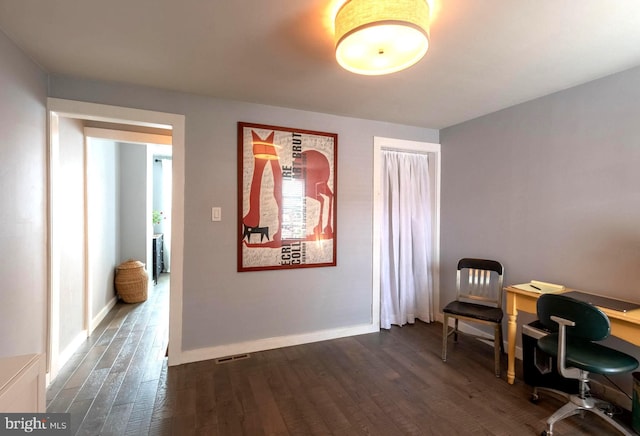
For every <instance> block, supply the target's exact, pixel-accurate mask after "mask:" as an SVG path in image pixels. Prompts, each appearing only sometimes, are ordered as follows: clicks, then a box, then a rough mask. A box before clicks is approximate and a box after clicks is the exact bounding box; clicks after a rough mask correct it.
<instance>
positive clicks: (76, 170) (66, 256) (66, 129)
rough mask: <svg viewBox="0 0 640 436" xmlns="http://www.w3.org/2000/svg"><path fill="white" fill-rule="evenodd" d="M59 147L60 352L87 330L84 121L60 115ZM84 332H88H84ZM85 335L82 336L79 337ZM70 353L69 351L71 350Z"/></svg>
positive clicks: (56, 196) (55, 210) (57, 198)
mask: <svg viewBox="0 0 640 436" xmlns="http://www.w3.org/2000/svg"><path fill="white" fill-rule="evenodd" d="M59 132H60V137H59V151H58V159H57V162H55V165H57V167H58V169H57V174H58V177H57V180H56V184H55V192H53V193H52V194H53V195H54V196H55V201H54V202H52V204H53V205H54V209H53V213H54V214H55V215H56V218H55V222H56V223H57V229H56V234H57V241H58V244H56V247H57V249H58V250H59V253H58V255H59V259H60V263H59V275H57V277H58V283H57V286H58V289H59V291H60V293H59V298H58V303H59V304H58V307H56V308H53V310H57V311H58V313H59V320H60V326H59V340H58V347H59V350H58V352H59V353H62V354H64V350H66V349H68V347H70V346H71V347H72V349H73V348H74V346H73V344H74V343H76V342H77V341H78V340H80V339H82V337H84V338H86V330H85V319H84V318H85V310H84V308H85V228H84V221H85V218H84V213H85V201H84V196H85V193H84V172H85V170H84V134H83V126H82V122H80V121H78V120H74V119H70V118H60V119H59ZM83 332H84V334H83ZM79 336H80V337H81V338H80V339H78V337H79ZM67 354H68V353H67Z"/></svg>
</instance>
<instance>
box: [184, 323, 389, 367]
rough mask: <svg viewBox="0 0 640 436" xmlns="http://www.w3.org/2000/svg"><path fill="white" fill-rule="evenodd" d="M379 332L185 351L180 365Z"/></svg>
mask: <svg viewBox="0 0 640 436" xmlns="http://www.w3.org/2000/svg"><path fill="white" fill-rule="evenodd" d="M378 331H380V329H379V328H378V327H376V326H375V325H373V324H363V325H357V326H352V327H344V328H337V329H329V330H321V331H316V332H311V333H303V334H299V335H290V336H280V337H275V338H266V339H258V340H255V341H247V342H240V343H236V344H229V345H219V346H216V347H208V348H199V349H196V350H187V351H183V352H182V354H181V356H180V363H190V362H198V361H201V360H209V359H217V358H220V357H227V356H234V355H237V354H244V353H255V352H258V351H265V350H272V349H274V348H282V347H290V346H293V345H301V344H309V343H312V342H319V341H326V340H329V339H338V338H344V337H347V336H356V335H362V334H366V333H374V332H378Z"/></svg>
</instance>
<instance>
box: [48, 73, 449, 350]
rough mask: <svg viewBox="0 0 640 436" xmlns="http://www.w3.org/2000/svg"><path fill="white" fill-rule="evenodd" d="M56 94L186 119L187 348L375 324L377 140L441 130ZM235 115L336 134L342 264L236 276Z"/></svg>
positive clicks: (155, 94) (279, 111) (68, 88)
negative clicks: (214, 210)
mask: <svg viewBox="0 0 640 436" xmlns="http://www.w3.org/2000/svg"><path fill="white" fill-rule="evenodd" d="M50 95H51V96H52V97H57V98H65V99H71V100H83V101H89V102H95V103H102V104H111V105H118V106H127V107H133V108H141V109H149V110H157V111H164V112H172V113H180V114H184V115H185V116H186V145H185V149H186V152H185V159H186V163H185V166H186V167H185V236H184V286H183V288H184V308H183V348H184V349H185V350H190V349H197V348H203V347H210V346H216V345H224V344H233V343H237V342H242V341H250V340H257V339H263V338H271V337H278V336H283V335H293V334H301V333H307V332H313V331H318V330H324V329H331V328H338V327H346V326H354V325H358V324H363V323H369V322H370V312H371V287H372V284H371V274H372V270H371V268H372V267H371V263H372V232H373V229H372V204H373V191H372V185H373V181H372V177H373V173H372V160H373V152H372V149H373V136H387V137H395V138H401V139H411V140H416V141H425V142H438V139H439V138H438V131H436V130H431V129H423V128H416V127H408V126H400V125H393V124H388V123H380V122H373V121H367V120H360V119H353V118H345V117H339V116H331V115H324V114H318V113H312V112H304V111H297V110H291V109H284V108H278V107H271V106H263V105H257V104H249V103H240V102H230V101H222V100H217V99H212V98H205V97H199V96H194V95H188V94H182V93H171V92H163V91H158V90H154V89H150V88H144V87H139V86H124V85H117V84H109V83H103V82H94V81H83V80H76V79H71V78H66V77H58V76H54V77H51V83H50ZM238 121H247V122H256V123H263V124H272V125H277V126H290V127H297V128H300V129H308V130H320V131H326V132H332V133H337V134H338V201H337V217H338V226H337V231H338V236H337V241H338V255H337V261H338V266H337V267H332V268H307V269H304V270H288V271H265V272H245V273H237V272H236V242H237V235H236V232H237V227H236V226H237V222H236V219H237V212H236V203H237V190H236V180H237V179H236V171H237V149H236V147H237V138H236V128H237V124H236V123H237V122H238ZM212 206H220V207H222V217H223V220H222V222H216V223H213V222H211V207H212ZM302 283H304V286H301V284H302Z"/></svg>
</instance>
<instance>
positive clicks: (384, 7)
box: [335, 0, 429, 75]
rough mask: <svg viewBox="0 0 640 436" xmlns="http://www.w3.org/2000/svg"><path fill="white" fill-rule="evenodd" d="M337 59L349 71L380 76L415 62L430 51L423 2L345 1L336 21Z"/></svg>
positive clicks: (426, 11) (427, 20) (409, 0)
mask: <svg viewBox="0 0 640 436" xmlns="http://www.w3.org/2000/svg"><path fill="white" fill-rule="evenodd" d="M335 28H336V36H335V40H336V59H337V61H338V63H339V64H340V65H341V66H342V67H343V68H345V69H346V70H348V71H351V72H354V73H357V74H366V75H380V74H389V73H393V72H396V71H400V70H403V69H405V68H408V67H410V66H411V65H413V64H415V63H416V62H418V61H419V60H420V59H422V57H423V56H424V55H425V53H426V52H427V49H428V48H429V5H428V4H427V2H426V0H348V1H347V2H346V3H345V4H344V5H342V7H341V8H340V10H339V11H338V13H337V15H336V19H335Z"/></svg>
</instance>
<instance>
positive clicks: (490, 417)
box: [47, 277, 615, 436]
mask: <svg viewBox="0 0 640 436" xmlns="http://www.w3.org/2000/svg"><path fill="white" fill-rule="evenodd" d="M247 322H248V321H247ZM167 325H168V278H167V277H161V280H160V281H159V284H158V285H157V286H155V287H154V288H153V289H150V293H149V298H148V300H147V301H146V302H144V303H140V304H124V303H118V304H117V305H116V306H115V307H114V308H113V310H112V311H111V312H110V313H109V315H108V316H107V317H106V318H105V320H104V321H103V322H102V323H101V325H100V326H99V327H98V328H97V329H96V330H95V332H94V334H93V335H92V336H91V338H89V339H88V340H87V342H86V344H85V345H84V346H83V347H82V348H81V350H79V351H78V353H76V354H75V355H74V356H73V357H72V359H71V360H70V362H69V363H68V365H66V367H65V368H63V370H62V371H61V372H60V374H59V376H58V377H57V378H56V380H55V381H54V382H53V383H52V384H51V386H50V387H49V389H48V393H47V397H48V398H47V410H48V412H70V413H71V421H72V430H73V433H72V434H75V435H118V436H122V435H147V434H149V435H176V436H177V435H180V436H183V435H207V436H216V435H220V436H235V435H248V436H259V435H305V436H306V435H345V436H346V435H349V436H351V435H381V436H393V435H514V436H521V435H539V434H540V432H541V431H542V430H543V429H544V422H545V420H546V418H547V417H548V416H549V415H551V414H552V413H553V412H554V411H555V410H556V409H557V408H558V407H560V405H561V404H562V403H561V402H560V401H559V400H556V399H551V398H548V397H547V398H545V399H543V400H542V401H540V403H538V404H537V405H534V404H532V403H530V402H529V395H530V389H529V388H528V387H527V386H526V385H524V384H523V383H522V379H521V377H520V373H518V374H517V380H516V384H515V385H513V386H510V385H508V384H507V383H506V381H505V378H506V376H505V374H504V373H505V370H504V368H503V377H502V378H496V377H495V376H494V374H493V352H492V348H491V347H488V346H487V345H484V344H482V343H480V342H478V341H475V340H473V339H469V338H462V339H461V340H460V342H459V343H458V344H456V345H452V346H451V347H450V353H449V360H448V362H447V363H443V362H442V361H441V359H440V350H441V338H442V325H441V324H439V323H432V324H425V323H422V322H417V323H416V324H415V325H413V326H405V327H402V328H398V327H393V328H392V329H391V330H390V331H381V332H380V333H372V334H367V335H361V336H356V337H350V338H344V339H337V340H332V341H324V342H317V343H313V344H307V345H300V346H295V347H287V348H281V349H276V350H271V351H265V352H260V353H253V354H252V355H251V356H250V357H249V358H246V359H239V360H234V361H231V362H229V363H220V364H218V363H216V362H215V361H204V362H196V363H190V364H187V365H181V366H178V367H171V368H168V367H167V361H166V358H165V350H166V346H167V337H168V332H167ZM504 360H505V365H504V367H506V356H505V359H504ZM518 371H520V368H518ZM555 430H556V431H555V432H554V434H555V435H556V436H568V435H571V436H576V435H599V436H600V435H607V434H615V432H613V430H612V429H611V428H610V427H608V426H607V425H606V424H603V423H601V422H600V420H599V419H598V418H597V417H595V416H591V415H585V417H584V418H579V417H573V418H570V419H568V420H565V421H563V422H561V423H559V424H557V425H556V427H555Z"/></svg>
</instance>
